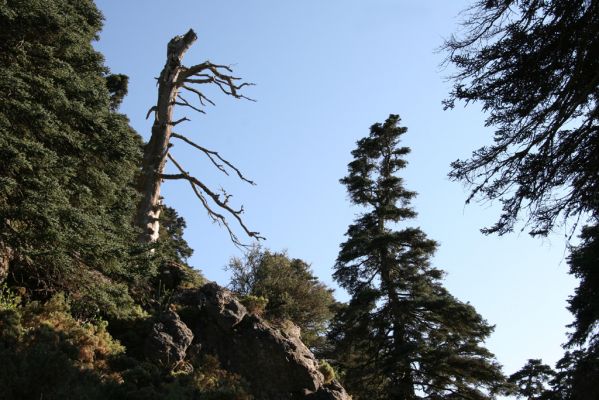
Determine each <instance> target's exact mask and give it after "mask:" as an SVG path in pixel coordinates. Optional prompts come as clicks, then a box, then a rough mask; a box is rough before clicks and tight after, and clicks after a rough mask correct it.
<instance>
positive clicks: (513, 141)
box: [446, 0, 599, 235]
mask: <svg viewBox="0 0 599 400" xmlns="http://www.w3.org/2000/svg"><path fill="white" fill-rule="evenodd" d="M470 11H471V13H470V14H469V16H468V18H467V20H466V21H465V23H464V26H465V28H466V32H465V33H464V35H462V36H461V37H458V38H452V39H451V40H449V41H448V42H447V43H446V49H447V50H448V51H449V57H448V59H449V62H451V63H453V64H454V65H455V66H456V67H457V69H458V72H457V73H456V74H455V76H454V81H455V85H454V89H453V91H452V93H451V96H450V99H449V101H448V102H447V106H448V107H453V105H454V101H455V100H463V101H465V102H466V103H470V102H481V103H482V107H483V110H485V111H487V112H488V113H489V117H488V118H487V121H486V123H487V125H490V126H494V127H496V131H495V137H494V141H493V143H492V144H491V145H490V146H485V147H482V148H480V149H478V150H477V151H475V152H474V153H473V154H472V157H471V158H470V159H468V160H465V161H462V160H458V161H455V162H454V163H453V164H452V172H451V173H450V177H451V178H453V179H456V180H460V181H463V182H465V183H467V184H470V185H472V187H473V191H472V194H471V196H470V198H469V199H472V198H473V197H475V196H479V195H480V197H482V198H483V199H500V200H501V202H502V203H503V213H502V214H501V217H500V219H499V221H498V222H497V223H496V224H495V225H494V226H492V227H490V228H487V229H484V230H483V231H484V232H486V233H491V232H497V233H499V234H503V233H506V232H509V231H511V230H512V229H513V227H514V223H515V222H516V221H517V219H518V217H519V216H520V215H521V214H522V213H526V214H527V218H528V220H527V222H528V224H529V225H530V227H531V228H532V229H531V232H530V233H531V234H533V235H537V234H540V235H545V234H547V233H548V232H549V231H550V230H551V228H552V227H553V226H554V224H555V222H556V219H557V218H558V217H559V216H560V215H561V216H563V217H564V218H567V217H574V219H576V218H577V217H579V216H583V217H584V215H585V214H588V213H590V214H594V213H597V210H599V113H598V112H597V107H598V106H599V103H598V102H599V95H598V93H599V74H598V73H597V71H598V70H599V35H597V27H598V26H599V1H597V0H568V1H563V0H544V1H540V0H499V1H487V0H479V1H477V2H476V3H475V4H474V5H473V7H472V8H471V10H470Z"/></svg>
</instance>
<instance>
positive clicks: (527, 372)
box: [508, 359, 555, 400]
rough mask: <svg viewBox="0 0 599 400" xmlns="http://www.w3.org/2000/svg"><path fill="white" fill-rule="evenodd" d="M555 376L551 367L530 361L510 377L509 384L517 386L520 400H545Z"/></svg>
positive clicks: (516, 392) (537, 361) (538, 361)
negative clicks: (521, 399)
mask: <svg viewBox="0 0 599 400" xmlns="http://www.w3.org/2000/svg"><path fill="white" fill-rule="evenodd" d="M554 376H555V372H554V371H553V369H551V367H550V366H548V365H546V364H543V363H542V361H541V360H536V359H534V360H533V359H531V360H528V362H527V363H526V365H524V367H522V368H521V369H520V370H519V371H517V372H515V373H513V374H512V375H510V377H509V379H508V382H510V383H512V384H513V385H514V386H515V394H516V396H518V398H521V397H522V398H526V399H530V400H536V399H544V398H547V395H548V384H549V382H550V381H551V379H552V378H553V377H554Z"/></svg>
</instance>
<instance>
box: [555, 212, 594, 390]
mask: <svg viewBox="0 0 599 400" xmlns="http://www.w3.org/2000/svg"><path fill="white" fill-rule="evenodd" d="M580 239H581V241H582V242H581V244H580V245H578V246H577V247H574V248H573V249H572V253H571V254H570V257H569V259H568V264H569V265H570V273H571V274H573V275H574V276H576V277H577V278H578V279H579V280H580V283H579V285H578V287H577V288H576V291H575V293H574V295H573V296H571V297H570V299H569V300H568V302H569V306H568V310H570V312H572V314H573V315H574V322H572V324H570V325H569V327H570V328H573V329H574V330H573V332H571V333H570V335H569V341H568V342H567V343H566V345H565V347H566V348H568V349H570V350H569V351H567V352H566V353H565V354H564V356H563V357H562V359H561V360H560V361H558V363H557V366H556V369H557V373H556V376H555V379H554V380H553V381H552V382H551V386H552V391H551V396H552V397H550V399H552V400H553V399H555V400H574V399H576V400H578V399H585V400H586V399H589V400H590V399H596V398H599V385H597V382H599V334H598V328H599V302H598V299H599V271H598V269H597V266H598V265H599V225H596V224H595V225H593V226H587V227H585V228H583V230H582V234H581V236H580Z"/></svg>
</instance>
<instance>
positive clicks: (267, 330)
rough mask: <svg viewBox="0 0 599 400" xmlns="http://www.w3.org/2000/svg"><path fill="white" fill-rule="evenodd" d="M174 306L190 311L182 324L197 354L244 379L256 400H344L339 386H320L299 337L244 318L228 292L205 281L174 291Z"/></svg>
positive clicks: (257, 319)
mask: <svg viewBox="0 0 599 400" xmlns="http://www.w3.org/2000/svg"><path fill="white" fill-rule="evenodd" d="M176 302H178V303H180V304H184V305H187V306H190V307H193V308H195V310H196V312H194V313H193V315H194V317H193V321H187V323H188V325H189V326H190V328H191V329H192V331H193V334H194V336H195V339H194V341H195V342H196V343H198V344H199V345H201V348H202V351H205V352H208V353H210V354H213V355H216V356H217V357H218V359H219V360H220V362H221V365H222V367H223V368H225V369H227V370H229V371H231V372H234V373H236V374H239V375H240V376H242V377H243V378H245V380H246V381H247V382H248V383H249V385H250V387H251V390H252V392H253V394H254V396H255V397H256V399H261V400H271V399H272V400H274V399H276V400H281V399H304V398H311V399H312V398H313V399H334V400H349V399H350V397H349V396H348V395H347V393H345V391H344V390H343V388H342V387H341V386H340V385H338V384H337V386H335V385H331V384H329V385H325V384H324V378H323V376H322V374H321V373H320V372H319V371H318V361H317V360H316V358H315V357H314V355H313V354H312V352H311V351H310V350H309V349H308V348H307V347H306V346H305V345H304V344H303V343H302V342H301V340H300V338H299V335H296V334H294V333H295V332H281V330H279V329H277V328H275V327H273V326H272V325H271V324H269V323H268V322H267V321H265V320H264V319H262V318H261V317H259V316H257V315H254V314H250V313H249V312H248V311H247V310H246V308H245V307H244V306H243V305H242V304H241V303H240V302H239V301H238V300H237V298H236V297H235V295H234V294H233V293H231V292H230V291H229V290H227V289H224V288H222V287H220V286H218V285H217V284H215V283H208V284H206V285H204V286H202V287H201V288H199V289H192V290H187V291H183V292H181V293H179V294H178V295H177V296H176ZM312 396H318V397H312Z"/></svg>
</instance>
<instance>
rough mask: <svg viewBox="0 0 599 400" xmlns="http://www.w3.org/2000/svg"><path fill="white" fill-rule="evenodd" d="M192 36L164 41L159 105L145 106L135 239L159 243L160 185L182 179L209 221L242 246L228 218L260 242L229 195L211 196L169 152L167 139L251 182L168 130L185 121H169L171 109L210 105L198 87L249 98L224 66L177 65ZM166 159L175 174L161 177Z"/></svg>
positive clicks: (220, 159) (217, 156) (216, 155)
mask: <svg viewBox="0 0 599 400" xmlns="http://www.w3.org/2000/svg"><path fill="white" fill-rule="evenodd" d="M196 39H197V36H196V34H195V32H194V31H193V30H191V29H190V30H189V32H187V33H186V34H185V35H183V36H176V37H174V38H173V39H171V41H170V42H169V43H168V48H167V59H166V64H165V66H164V69H163V70H162V72H161V73H160V77H159V78H158V101H157V103H156V105H155V106H153V107H152V108H150V110H149V111H148V114H147V116H146V118H149V116H150V115H151V114H152V113H154V124H153V125H152V136H151V138H150V141H149V142H148V143H147V144H146V146H145V149H144V158H143V166H142V176H141V180H142V182H141V185H140V186H141V190H142V194H143V198H142V200H141V202H140V204H139V207H138V211H137V217H136V225H137V226H138V227H139V228H141V230H142V233H141V235H140V241H141V242H143V243H152V242H155V241H156V240H158V233H159V232H158V231H159V227H160V225H159V217H160V212H161V208H162V205H161V200H160V199H161V196H160V185H161V183H162V181H163V180H165V179H180V180H185V181H187V182H188V183H189V185H190V186H191V188H192V190H193V193H194V194H195V195H196V196H197V197H198V199H199V200H200V202H201V204H202V205H203V206H204V208H205V209H206V211H207V212H208V215H209V217H210V218H211V219H212V220H213V221H215V222H217V223H219V224H220V225H222V226H224V227H225V228H226V229H227V231H228V233H229V235H230V237H231V240H232V241H233V242H234V243H235V244H237V245H241V242H240V241H239V239H238V238H237V236H236V235H235V233H234V232H233V230H232V229H231V227H230V225H229V223H228V219H227V218H231V217H232V218H233V219H235V220H236V221H237V222H238V223H239V225H240V226H241V228H242V229H243V231H244V232H245V233H246V234H247V235H248V236H249V237H251V238H255V239H263V238H262V237H261V236H260V234H259V233H258V232H254V231H251V230H250V229H248V228H247V226H246V225H245V223H244V222H243V220H242V218H241V214H242V213H243V206H242V207H241V208H239V209H235V208H233V207H232V206H231V205H230V204H229V198H230V197H231V196H230V195H229V194H227V193H226V192H225V191H224V190H222V189H221V191H220V192H215V191H213V190H212V189H210V188H209V187H208V186H206V185H205V184H204V183H203V182H202V181H201V180H200V179H198V178H196V177H194V176H192V175H191V174H190V173H189V172H187V171H186V170H185V169H184V168H183V166H182V165H181V164H180V163H179V162H177V161H176V160H175V158H174V157H173V156H172V154H170V150H171V147H172V146H173V144H172V143H171V138H176V139H178V140H181V141H182V142H183V143H186V144H188V145H191V146H193V147H194V148H196V149H197V150H199V151H200V152H202V153H203V154H204V155H205V156H206V157H208V159H209V160H210V161H211V162H212V164H214V166H215V167H216V168H218V169H219V170H220V171H222V172H223V173H225V174H227V175H229V172H233V173H235V174H236V175H237V176H238V177H239V178H240V179H242V180H243V181H246V182H248V183H250V184H252V185H253V184H254V182H252V181H251V180H249V179H247V178H246V177H245V176H243V174H242V173H241V171H240V170H239V169H238V168H237V167H235V166H234V165H233V164H231V163H230V162H229V161H227V160H226V159H224V158H223V157H221V155H220V154H219V153H218V152H216V151H213V150H209V149H207V148H205V147H203V146H200V145H198V144H196V143H195V142H193V141H192V140H190V139H189V138H187V137H186V136H183V135H181V134H179V133H175V132H173V128H174V127H175V126H177V125H178V124H180V123H181V122H183V121H188V120H189V119H188V118H181V119H179V120H177V121H173V113H174V109H175V106H182V107H188V108H191V109H192V110H194V111H197V112H200V113H204V111H203V110H202V108H201V107H203V106H205V105H206V104H207V103H208V104H211V105H214V103H213V102H212V100H210V99H209V98H208V97H206V96H205V95H204V93H203V92H202V91H200V90H199V85H216V86H217V87H218V88H219V89H220V90H221V91H222V92H223V93H225V94H226V95H229V96H233V97H234V98H237V99H242V98H243V99H248V100H251V99H249V98H247V97H245V96H244V95H242V94H241V93H240V92H239V91H240V89H242V88H243V87H244V86H249V85H251V84H250V83H240V82H239V81H240V78H236V77H234V76H232V75H231V74H232V70H231V68H230V67H228V66H226V65H217V64H212V63H211V62H209V61H205V62H203V63H201V64H197V65H194V66H191V67H185V66H184V65H182V63H181V61H182V59H183V55H184V54H185V52H186V51H187V50H188V49H189V47H190V46H191V45H192V44H193V43H194V42H195V41H196ZM183 94H191V95H193V96H194V97H196V96H197V100H198V103H196V105H194V104H192V103H191V102H189V101H188V100H187V99H186V98H185V97H184V96H183ZM167 159H168V160H171V161H172V163H173V165H174V166H175V167H176V169H177V170H178V172H179V173H177V174H165V173H164V168H165V165H166V162H167Z"/></svg>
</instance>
